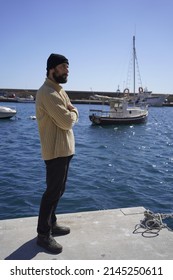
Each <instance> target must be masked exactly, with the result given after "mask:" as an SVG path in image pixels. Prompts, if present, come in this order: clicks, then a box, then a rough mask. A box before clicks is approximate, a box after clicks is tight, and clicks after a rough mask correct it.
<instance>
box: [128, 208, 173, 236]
mask: <svg viewBox="0 0 173 280" xmlns="http://www.w3.org/2000/svg"><path fill="white" fill-rule="evenodd" d="M167 218H173V214H163V213H153V212H152V211H150V210H146V211H144V219H143V220H141V221H140V223H139V224H137V225H136V227H135V230H134V231H133V233H139V229H143V232H141V233H142V235H143V236H145V237H153V236H157V235H158V233H159V231H160V230H161V229H163V228H167V229H168V230H170V231H173V230H172V229H171V228H170V227H168V226H167V224H166V223H164V222H163V220H164V219H167Z"/></svg>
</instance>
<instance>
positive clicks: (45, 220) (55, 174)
mask: <svg viewBox="0 0 173 280" xmlns="http://www.w3.org/2000/svg"><path fill="white" fill-rule="evenodd" d="M72 157H73V156H69V157H58V158H55V159H51V160H46V161H45V164H46V184H47V188H46V191H45V192H44V194H43V196H42V199H41V204H40V211H39V217H38V225H37V232H38V234H42V235H46V236H49V235H50V230H51V225H52V224H53V223H55V222H56V215H55V210H56V208H57V205H58V201H59V199H60V197H61V196H62V195H63V193H64V191H65V185H66V181H67V174H68V169H69V164H70V160H71V159H72Z"/></svg>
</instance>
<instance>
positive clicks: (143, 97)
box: [137, 88, 168, 107]
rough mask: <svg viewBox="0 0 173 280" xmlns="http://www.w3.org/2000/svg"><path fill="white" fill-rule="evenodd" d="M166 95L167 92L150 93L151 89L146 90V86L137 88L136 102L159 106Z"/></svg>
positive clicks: (163, 101)
mask: <svg viewBox="0 0 173 280" xmlns="http://www.w3.org/2000/svg"><path fill="white" fill-rule="evenodd" d="M167 97H168V95H167V94H157V95H152V91H148V90H147V88H145V89H144V91H143V89H142V88H139V94H138V98H137V102H145V103H146V104H148V106H152V107H161V106H163V104H164V103H165V101H166V99H167Z"/></svg>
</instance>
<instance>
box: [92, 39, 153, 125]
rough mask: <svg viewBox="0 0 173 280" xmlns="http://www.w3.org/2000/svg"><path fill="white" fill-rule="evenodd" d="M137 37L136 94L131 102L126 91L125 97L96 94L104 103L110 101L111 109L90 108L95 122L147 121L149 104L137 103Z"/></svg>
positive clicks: (125, 122)
mask: <svg viewBox="0 0 173 280" xmlns="http://www.w3.org/2000/svg"><path fill="white" fill-rule="evenodd" d="M135 59H136V50H135V37H134V36H133V60H134V63H133V66H134V71H133V73H134V80H133V83H134V94H133V95H132V100H133V101H132V102H131V103H130V102H129V94H128V93H127V94H126V92H125V94H124V97H119V98H118V97H108V96H98V95H97V96H96V97H97V98H98V99H100V100H101V101H102V102H103V104H104V102H108V104H109V106H110V108H109V110H92V109H91V110H90V114H89V119H90V121H91V122H92V123H93V124H100V125H109V124H135V123H143V122H146V121H147V117H148V106H147V105H146V104H143V103H142V102H139V105H136V104H135V101H134V100H135V99H134V97H135V96H136V95H135Z"/></svg>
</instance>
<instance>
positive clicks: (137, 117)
mask: <svg viewBox="0 0 173 280" xmlns="http://www.w3.org/2000/svg"><path fill="white" fill-rule="evenodd" d="M97 98H98V99H100V100H101V101H102V102H105V103H108V104H109V109H108V110H106V109H102V110H96V109H91V110H90V114H89V119H90V121H91V122H92V123H93V124H96V125H111V124H139V123H144V122H146V121H147V117H148V109H147V107H145V106H144V107H143V108H142V107H141V106H139V107H138V106H135V105H129V102H128V99H127V98H125V97H124V98H123V97H122V98H121V97H120V98H118V97H109V96H101V95H100V96H97ZM105 103H103V106H107V105H105Z"/></svg>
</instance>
